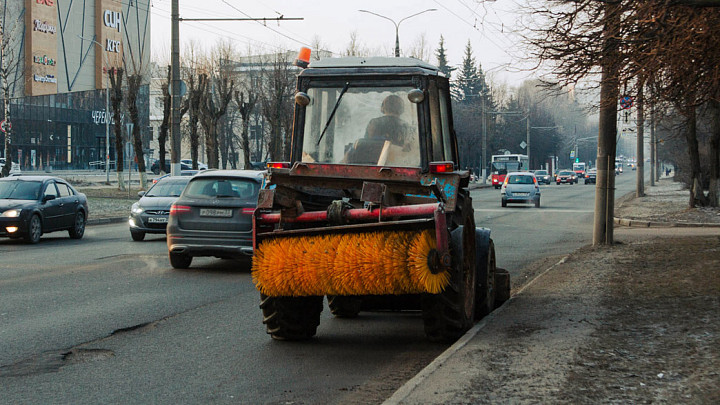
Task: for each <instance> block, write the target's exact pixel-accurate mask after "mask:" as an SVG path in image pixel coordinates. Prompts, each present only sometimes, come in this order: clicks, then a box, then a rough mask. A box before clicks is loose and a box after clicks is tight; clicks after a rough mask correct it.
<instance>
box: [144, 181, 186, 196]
mask: <svg viewBox="0 0 720 405" xmlns="http://www.w3.org/2000/svg"><path fill="white" fill-rule="evenodd" d="M188 181H190V179H187V180H160V181H159V182H157V183H156V184H155V185H154V186H152V188H150V190H148V192H147V193H145V197H180V194H182V192H183V190H184V189H185V186H186V185H187V183H188Z"/></svg>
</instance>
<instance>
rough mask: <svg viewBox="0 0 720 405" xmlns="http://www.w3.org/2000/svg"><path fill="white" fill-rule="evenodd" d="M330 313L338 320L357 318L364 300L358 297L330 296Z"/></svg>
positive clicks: (328, 298) (328, 299)
mask: <svg viewBox="0 0 720 405" xmlns="http://www.w3.org/2000/svg"><path fill="white" fill-rule="evenodd" d="M327 301H328V307H330V312H332V314H333V315H335V316H337V317H338V318H357V316H358V314H360V308H361V307H362V298H360V297H356V296H343V295H328V296H327Z"/></svg>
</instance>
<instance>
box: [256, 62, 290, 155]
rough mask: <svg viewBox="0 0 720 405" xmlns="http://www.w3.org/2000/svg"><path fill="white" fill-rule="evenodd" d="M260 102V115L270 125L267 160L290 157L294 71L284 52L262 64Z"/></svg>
mask: <svg viewBox="0 0 720 405" xmlns="http://www.w3.org/2000/svg"><path fill="white" fill-rule="evenodd" d="M262 65H263V68H262V69H263V70H262V80H261V81H260V83H261V85H260V87H261V92H260V94H261V95H262V96H261V99H260V100H261V101H260V103H261V104H262V113H263V117H264V118H265V120H266V121H267V123H268V125H269V126H270V134H269V136H270V139H269V141H268V152H269V155H270V159H271V160H279V159H287V158H289V156H290V140H291V139H290V128H291V127H292V113H293V110H292V107H293V104H292V101H291V97H292V94H293V91H294V89H295V73H294V70H293V68H292V66H291V64H290V61H289V59H288V56H287V54H286V53H282V52H278V53H275V54H273V55H272V56H271V60H269V61H266V62H264V63H262Z"/></svg>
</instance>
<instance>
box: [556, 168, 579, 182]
mask: <svg viewBox="0 0 720 405" xmlns="http://www.w3.org/2000/svg"><path fill="white" fill-rule="evenodd" d="M555 182H556V183H557V184H561V183H567V184H575V183H577V182H578V179H577V176H576V175H575V172H573V171H571V170H561V171H560V172H558V175H557V177H556V178H555Z"/></svg>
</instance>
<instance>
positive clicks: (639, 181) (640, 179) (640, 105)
mask: <svg viewBox="0 0 720 405" xmlns="http://www.w3.org/2000/svg"><path fill="white" fill-rule="evenodd" d="M643 87H645V80H644V79H643V78H640V80H639V83H638V96H637V146H636V148H637V151H636V159H635V165H636V170H635V176H636V181H635V196H636V197H645V139H644V135H645V98H644V96H643Z"/></svg>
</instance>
